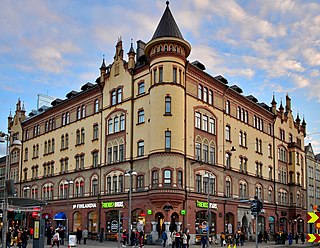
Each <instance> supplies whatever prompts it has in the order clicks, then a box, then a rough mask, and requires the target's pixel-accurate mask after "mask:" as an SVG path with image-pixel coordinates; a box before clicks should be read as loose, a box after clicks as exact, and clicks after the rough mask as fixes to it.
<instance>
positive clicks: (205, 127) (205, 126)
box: [202, 115, 208, 132]
mask: <svg viewBox="0 0 320 248" xmlns="http://www.w3.org/2000/svg"><path fill="white" fill-rule="evenodd" d="M202 127H203V131H206V132H208V116H206V115H202Z"/></svg>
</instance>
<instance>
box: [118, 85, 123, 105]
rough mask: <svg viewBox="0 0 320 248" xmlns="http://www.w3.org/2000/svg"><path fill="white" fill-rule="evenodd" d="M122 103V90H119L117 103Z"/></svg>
mask: <svg viewBox="0 0 320 248" xmlns="http://www.w3.org/2000/svg"><path fill="white" fill-rule="evenodd" d="M120 102H122V88H119V89H117V103H120Z"/></svg>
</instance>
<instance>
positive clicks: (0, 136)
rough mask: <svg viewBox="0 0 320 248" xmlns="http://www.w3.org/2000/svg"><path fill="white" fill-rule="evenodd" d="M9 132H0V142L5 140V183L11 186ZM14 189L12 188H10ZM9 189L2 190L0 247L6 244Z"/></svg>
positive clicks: (16, 141)
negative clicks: (0, 240)
mask: <svg viewBox="0 0 320 248" xmlns="http://www.w3.org/2000/svg"><path fill="white" fill-rule="evenodd" d="M10 138H11V136H10V132H9V134H6V133H3V132H0V142H1V143H4V142H6V168H5V180H4V181H5V184H6V183H7V182H9V185H10V186H11V182H10ZM12 145H17V146H21V145H22V143H21V141H20V140H18V139H15V140H14V141H13V142H12ZM12 190H14V189H12ZM9 195H10V194H9V189H8V188H7V186H5V187H4V191H3V211H2V223H3V226H2V247H4V245H6V244H7V240H6V232H7V230H8V216H7V215H8V213H7V211H8V197H9Z"/></svg>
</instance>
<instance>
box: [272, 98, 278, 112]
mask: <svg viewBox="0 0 320 248" xmlns="http://www.w3.org/2000/svg"><path fill="white" fill-rule="evenodd" d="M271 111H272V113H273V114H276V113H277V102H276V100H275V98H274V93H273V97H272V102H271Z"/></svg>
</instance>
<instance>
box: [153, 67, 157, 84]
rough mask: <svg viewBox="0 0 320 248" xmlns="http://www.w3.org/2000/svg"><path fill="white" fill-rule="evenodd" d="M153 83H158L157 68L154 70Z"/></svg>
mask: <svg viewBox="0 0 320 248" xmlns="http://www.w3.org/2000/svg"><path fill="white" fill-rule="evenodd" d="M153 83H155V84H156V83H157V69H154V70H153Z"/></svg>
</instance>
